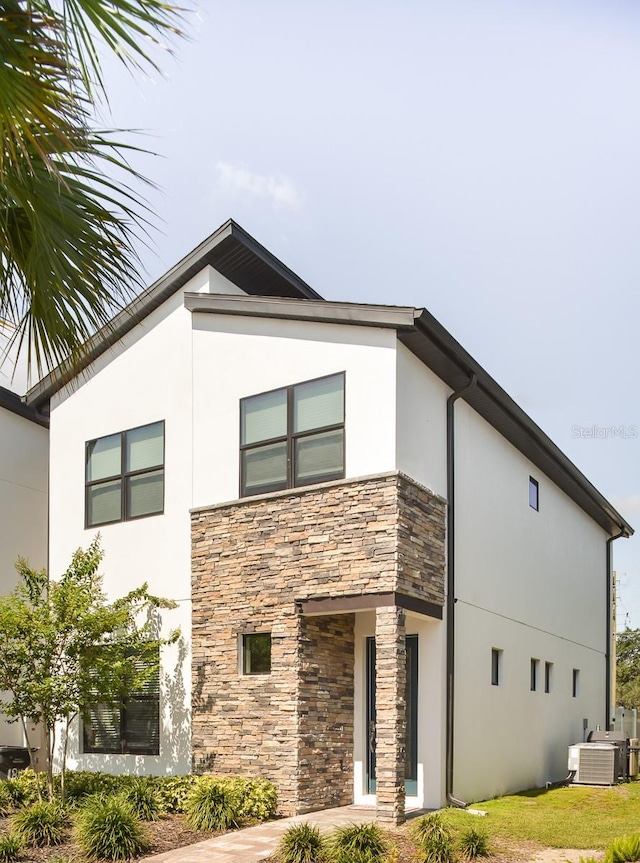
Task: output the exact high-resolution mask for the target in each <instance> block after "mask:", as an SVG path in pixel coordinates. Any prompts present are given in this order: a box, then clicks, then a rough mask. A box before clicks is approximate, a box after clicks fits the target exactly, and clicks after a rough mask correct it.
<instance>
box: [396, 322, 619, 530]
mask: <svg viewBox="0 0 640 863" xmlns="http://www.w3.org/2000/svg"><path fill="white" fill-rule="evenodd" d="M398 338H399V339H400V341H401V342H402V343H403V344H404V345H405V346H406V347H407V348H409V350H411V352H412V353H414V354H415V355H416V356H417V357H418V358H419V359H420V360H422V362H423V363H425V365H427V366H428V367H429V368H431V369H432V371H434V372H435V373H436V374H437V375H438V376H439V377H440V378H441V379H442V380H443V381H444V382H445V383H446V384H447V385H448V386H449V387H451V389H452V390H454V391H456V390H459V389H461V388H463V387H465V386H466V385H467V384H468V383H469V380H470V378H471V375H474V374H475V375H476V378H477V384H476V386H475V387H474V388H473V389H471V390H470V391H469V392H468V393H467V394H466V395H464V396H463V397H462V398H463V399H464V401H466V402H467V403H468V404H469V405H470V406H471V407H472V408H473V409H474V410H475V411H477V413H479V414H480V416H482V417H483V419H485V420H486V421H487V422H488V423H489V424H490V425H492V426H493V427H494V428H495V429H496V430H497V431H498V432H500V434H502V435H503V436H504V437H505V438H506V439H507V440H508V441H509V442H510V443H512V444H513V446H515V447H516V449H518V450H519V451H520V452H521V453H522V454H523V455H524V456H526V457H527V458H528V459H529V460H530V461H531V462H533V464H535V465H536V467H538V468H539V469H540V470H542V471H543V472H544V473H545V474H546V475H547V476H548V477H549V478H550V479H551V480H552V481H553V482H554V483H555V484H556V485H557V486H558V487H559V488H561V489H562V490H563V491H564V492H565V493H566V494H567V495H568V496H569V497H571V498H572V499H573V500H574V501H575V502H576V503H577V504H578V506H580V507H581V508H582V509H583V510H584V511H585V512H586V513H587V514H588V515H590V516H591V517H592V518H593V519H594V520H595V521H596V522H597V523H598V524H599V525H600V526H601V527H602V528H603V529H604V530H606V531H607V533H609V534H610V535H612V536H613V535H614V534H616V533H619V532H620V531H622V532H623V535H624V536H627V537H629V536H631V535H632V534H633V532H634V531H633V528H632V527H631V525H630V524H629V523H628V522H627V521H626V520H625V519H624V518H623V517H622V516H621V515H620V513H619V512H617V510H616V509H615V508H614V507H613V506H612V505H611V504H610V503H609V501H608V500H607V499H606V498H605V497H604V496H603V495H602V494H601V493H600V492H599V491H598V489H597V488H596V487H595V486H594V485H593V484H592V483H591V482H589V480H588V479H587V478H586V476H585V475H584V474H583V473H582V471H580V470H579V469H578V468H577V467H576V466H575V465H574V464H573V462H572V461H571V460H570V459H569V458H568V457H567V456H566V455H565V454H564V453H563V452H562V450H561V449H560V448H559V447H558V446H557V445H556V444H555V443H554V442H553V441H552V440H551V438H550V437H549V436H548V435H547V434H546V433H545V432H543V431H542V429H541V428H540V426H538V425H537V424H536V423H535V422H534V421H533V420H532V419H531V417H530V416H529V415H528V414H526V413H525V412H524V411H523V410H522V408H521V407H520V406H519V405H518V404H516V402H515V401H514V400H513V399H512V398H511V396H510V395H508V393H506V392H505V390H503V389H502V387H501V386H500V385H499V384H498V383H497V381H495V380H494V378H492V377H491V375H490V374H489V373H488V372H487V371H485V369H483V368H482V366H481V365H480V364H479V363H478V362H476V360H474V359H473V357H472V356H471V355H470V354H469V353H468V352H467V351H466V350H465V349H464V348H463V347H462V345H461V344H460V343H459V342H457V341H456V340H455V339H454V338H453V336H452V335H451V334H450V333H449V332H448V331H447V330H446V329H445V328H444V327H443V326H442V324H441V323H440V322H439V321H437V320H436V319H435V318H434V317H433V315H431V314H430V313H429V312H428V311H426V309H422V310H420V314H419V315H418V316H417V317H416V328H415V330H413V331H412V332H409V331H405V332H402V333H399V334H398Z"/></svg>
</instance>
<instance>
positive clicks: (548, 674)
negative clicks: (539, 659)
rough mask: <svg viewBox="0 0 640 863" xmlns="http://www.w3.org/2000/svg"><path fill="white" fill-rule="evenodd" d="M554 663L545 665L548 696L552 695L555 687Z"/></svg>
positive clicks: (545, 682) (545, 686)
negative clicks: (553, 680) (553, 679)
mask: <svg viewBox="0 0 640 863" xmlns="http://www.w3.org/2000/svg"><path fill="white" fill-rule="evenodd" d="M552 678H553V662H545V664H544V691H545V694H546V695H550V694H551V688H552V686H553V682H552Z"/></svg>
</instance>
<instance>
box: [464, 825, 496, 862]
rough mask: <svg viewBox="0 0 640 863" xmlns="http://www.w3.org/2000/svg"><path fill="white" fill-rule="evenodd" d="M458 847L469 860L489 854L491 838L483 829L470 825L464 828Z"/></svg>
mask: <svg viewBox="0 0 640 863" xmlns="http://www.w3.org/2000/svg"><path fill="white" fill-rule="evenodd" d="M458 847H459V848H460V851H461V852H462V855H463V856H464V857H466V858H467V860H475V859H476V858H477V857H488V856H489V838H488V836H487V834H486V833H484V832H483V831H482V830H476V828H475V827H470V828H469V829H468V830H464V831H463V832H462V833H461V834H460V837H459V839H458Z"/></svg>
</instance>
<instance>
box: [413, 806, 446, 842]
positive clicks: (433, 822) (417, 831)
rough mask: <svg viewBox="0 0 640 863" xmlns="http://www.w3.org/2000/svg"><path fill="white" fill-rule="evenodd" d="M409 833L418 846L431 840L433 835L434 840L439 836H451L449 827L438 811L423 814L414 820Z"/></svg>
mask: <svg viewBox="0 0 640 863" xmlns="http://www.w3.org/2000/svg"><path fill="white" fill-rule="evenodd" d="M409 833H410V834H411V837H412V839H413V841H414V842H415V843H416V844H417V845H420V846H424V845H425V844H428V843H429V842H431V841H432V840H433V839H434V837H436V838H437V839H436V841H437V840H438V839H440V838H444V837H446V838H448V839H451V838H452V834H451V829H450V828H449V827H448V826H447V824H445V822H444V819H443V817H442V815H441V814H440V813H439V812H432V813H431V814H430V815H423V816H422V818H418V819H417V820H416V821H414V822H413V823H412V824H411V826H410V828H409Z"/></svg>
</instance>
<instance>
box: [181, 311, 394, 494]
mask: <svg viewBox="0 0 640 863" xmlns="http://www.w3.org/2000/svg"><path fill="white" fill-rule="evenodd" d="M342 371H344V372H345V468H346V476H347V477H358V476H365V475H367V474H372V473H379V472H383V471H388V470H393V469H394V467H395V420H394V410H393V405H394V401H395V383H396V381H395V333H394V332H393V331H390V330H383V329H374V328H373V327H354V326H339V325H334V324H324V323H311V322H306V321H285V320H265V319H259V318H249V317H231V316H228V315H212V314H197V315H194V322H193V410H194V414H193V441H194V464H195V465H197V470H196V471H194V480H193V482H194V505H195V506H206V505H207V504H212V503H218V502H221V501H226V500H234V499H236V498H237V497H238V495H239V473H240V468H239V427H240V399H241V398H243V397H245V396H251V395H256V394H258V393H262V392H266V391H268V390H272V389H276V388H278V387H284V386H288V385H289V384H295V383H300V382H302V381H306V380H311V379H313V378H317V377H321V376H323V375H328V374H333V373H334V372H342Z"/></svg>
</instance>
